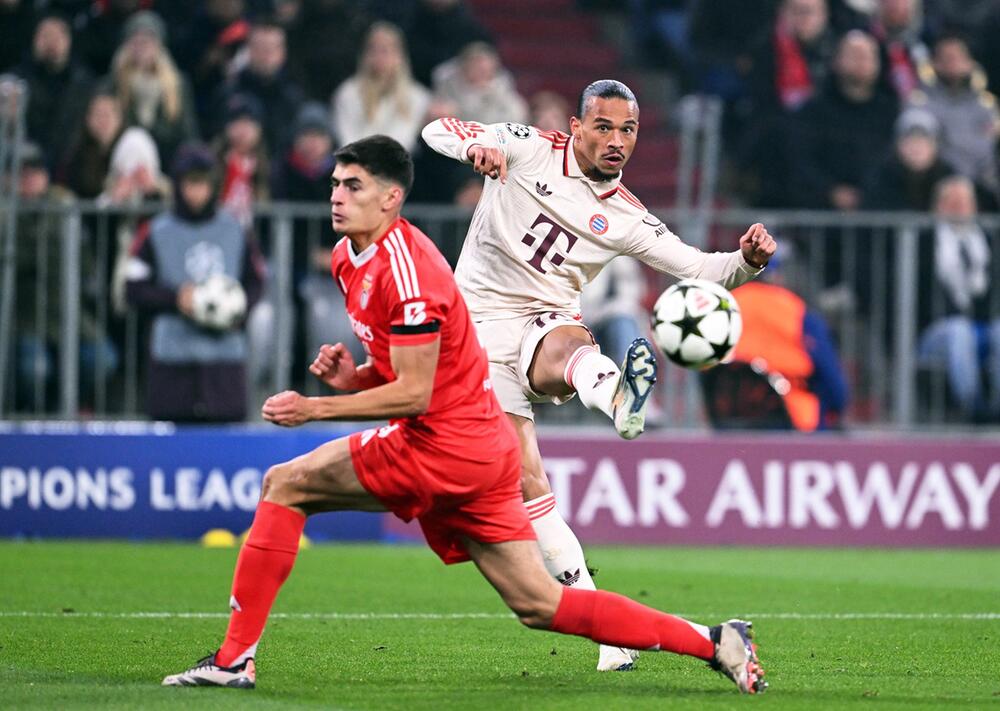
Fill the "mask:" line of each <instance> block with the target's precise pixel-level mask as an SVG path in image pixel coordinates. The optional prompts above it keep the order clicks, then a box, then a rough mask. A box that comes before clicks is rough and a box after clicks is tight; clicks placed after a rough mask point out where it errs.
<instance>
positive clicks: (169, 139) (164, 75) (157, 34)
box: [111, 10, 198, 163]
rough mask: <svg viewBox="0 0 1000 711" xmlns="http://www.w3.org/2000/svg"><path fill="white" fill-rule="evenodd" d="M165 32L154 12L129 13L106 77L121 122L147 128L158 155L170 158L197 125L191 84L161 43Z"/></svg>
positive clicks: (163, 159)
mask: <svg viewBox="0 0 1000 711" xmlns="http://www.w3.org/2000/svg"><path fill="white" fill-rule="evenodd" d="M165 34H166V28H165V26H164V23H163V20H161V19H160V18H159V16H158V15H156V13H154V12H150V11H147V10H143V11H142V12H138V13H136V14H135V15H133V16H131V17H130V18H129V19H128V21H127V22H126V23H125V28H124V38H125V39H124V42H123V43H122V46H121V47H120V48H119V49H118V51H117V52H115V56H114V59H113V60H112V69H111V76H112V80H113V82H114V86H115V90H116V91H117V92H118V98H119V99H121V102H122V110H123V111H124V114H125V124H126V125H128V126H141V127H142V128H144V129H146V130H147V131H149V133H150V134H151V135H152V136H153V140H154V141H156V148H157V150H158V151H159V154H160V160H161V161H162V162H163V163H169V162H170V161H171V160H172V158H173V155H174V152H175V151H176V150H177V147H178V146H180V144H181V143H183V142H184V141H187V140H190V139H192V138H194V137H196V136H197V133H198V127H197V122H196V120H195V113H194V98H193V95H192V93H191V88H190V86H189V85H188V81H187V79H186V78H185V77H184V75H183V74H181V72H180V71H179V70H178V69H177V66H176V65H175V64H174V60H173V58H172V57H171V56H170V53H169V52H168V51H167V49H166V47H164V44H163V41H164V37H165Z"/></svg>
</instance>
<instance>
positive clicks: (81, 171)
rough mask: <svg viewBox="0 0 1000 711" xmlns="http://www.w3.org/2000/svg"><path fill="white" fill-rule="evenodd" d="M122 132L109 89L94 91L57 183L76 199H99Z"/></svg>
mask: <svg viewBox="0 0 1000 711" xmlns="http://www.w3.org/2000/svg"><path fill="white" fill-rule="evenodd" d="M124 130H125V125H124V122H123V119H122V107H121V103H120V102H119V101H118V96H117V95H116V94H115V93H114V92H113V91H111V90H109V89H100V90H98V91H95V92H94V94H93V95H92V96H91V97H90V103H89V104H88V105H87V113H86V116H85V117H84V121H83V126H82V127H81V128H80V129H79V130H78V131H77V132H76V138H75V140H74V144H73V146H72V148H71V149H70V150H69V152H68V153H67V155H66V156H65V158H64V159H63V162H62V166H61V168H60V171H59V174H60V182H61V183H62V184H63V185H65V186H66V187H68V188H69V189H70V190H72V191H73V193H74V194H76V196H77V197H80V198H85V199H87V200H93V199H94V198H96V197H97V196H98V195H100V194H101V193H102V192H103V191H104V188H105V185H106V184H107V180H108V172H109V171H110V169H111V152H112V149H113V148H114V146H115V143H117V141H118V139H119V138H120V137H121V135H122V132H123V131H124Z"/></svg>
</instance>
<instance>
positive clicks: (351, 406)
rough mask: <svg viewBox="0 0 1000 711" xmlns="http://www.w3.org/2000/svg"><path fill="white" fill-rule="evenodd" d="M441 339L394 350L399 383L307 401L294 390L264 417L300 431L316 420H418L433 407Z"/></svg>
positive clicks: (272, 400)
mask: <svg viewBox="0 0 1000 711" xmlns="http://www.w3.org/2000/svg"><path fill="white" fill-rule="evenodd" d="M440 348H441V339H440V338H436V339H434V340H433V341H431V342H430V343H422V344H420V345H412V346H390V348H389V356H390V358H391V360H392V369H393V371H394V372H395V373H396V379H395V380H393V381H392V382H391V383H385V384H384V385H379V386H376V387H373V388H371V389H369V390H364V391H362V392H359V393H354V394H353V395H333V396H328V397H305V396H303V395H300V394H299V393H297V392H294V391H292V390H286V391H284V392H281V393H278V394H277V395H272V396H271V397H269V398H268V399H267V401H266V402H265V403H264V407H263V408H262V409H261V413H262V414H263V416H264V419H265V420H267V421H268V422H273V423H274V424H276V425H282V426H283V427H297V426H299V425H301V424H304V423H306V422H313V421H315V420H388V419H394V418H397V417H415V416H417V415H420V414H423V413H424V412H426V411H427V408H428V407H429V406H430V402H431V395H432V393H433V392H434V376H435V374H436V373H437V363H438V354H439V353H440Z"/></svg>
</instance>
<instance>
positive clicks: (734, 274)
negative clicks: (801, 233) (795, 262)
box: [623, 214, 777, 289]
mask: <svg viewBox="0 0 1000 711" xmlns="http://www.w3.org/2000/svg"><path fill="white" fill-rule="evenodd" d="M776 248H777V245H776V243H775V241H774V238H773V237H771V235H770V234H768V232H767V229H766V228H765V227H764V226H763V225H762V224H760V223H759V222H758V223H755V224H754V225H752V226H751V227H750V229H748V230H747V232H746V233H745V234H744V235H743V236H742V237H741V238H740V249H738V250H734V251H732V252H703V251H701V250H700V249H698V248H696V247H693V246H691V245H689V244H686V243H684V242H682V241H681V239H680V238H679V237H678V236H677V235H675V234H673V233H672V232H670V230H668V229H667V228H666V226H665V225H664V224H663V223H662V222H660V221H659V220H658V219H657V218H656V217H654V216H653V215H651V214H648V215H647V217H646V219H644V220H643V221H642V222H641V223H640V225H639V226H638V228H637V229H636V230H635V231H634V232H633V233H632V234H631V235H630V238H629V242H628V244H627V245H626V247H625V250H624V251H623V253H624V254H628V255H631V256H633V257H635V258H636V259H638V260H640V261H642V262H644V263H645V264H648V265H649V266H650V267H652V268H653V269H655V270H656V271H658V272H663V273H664V274H670V275H672V276H675V277H677V278H678V279H707V280H709V281H714V282H716V283H717V284H721V285H722V286H724V287H725V288H727V289H735V288H736V287H738V286H740V285H741V284H745V283H746V282H748V281H750V280H751V279H753V278H754V277H755V276H757V275H758V274H759V273H760V271H761V269H763V268H764V266H766V265H767V261H768V260H769V259H770V258H771V255H772V254H774V251H775V249H776Z"/></svg>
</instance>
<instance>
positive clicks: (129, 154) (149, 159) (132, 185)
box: [97, 126, 170, 205]
mask: <svg viewBox="0 0 1000 711" xmlns="http://www.w3.org/2000/svg"><path fill="white" fill-rule="evenodd" d="M169 195H170V184H169V182H168V181H167V179H166V177H165V176H164V175H163V173H162V172H161V171H160V154H159V152H158V151H157V150H156V143H155V142H154V141H153V137H152V136H151V135H150V134H149V132H148V131H146V130H145V129H144V128H140V127H139V126H132V127H130V128H127V129H125V131H124V132H122V134H121V137H120V138H119V139H118V141H116V142H115V146H114V148H113V149H112V151H111V160H110V163H109V165H108V176H107V179H106V181H105V184H104V190H103V192H102V193H101V194H100V195H99V196H98V197H97V201H98V202H99V203H102V204H105V205H135V204H138V203H140V202H142V201H144V200H158V199H163V198H166V197H168V196H169Z"/></svg>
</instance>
